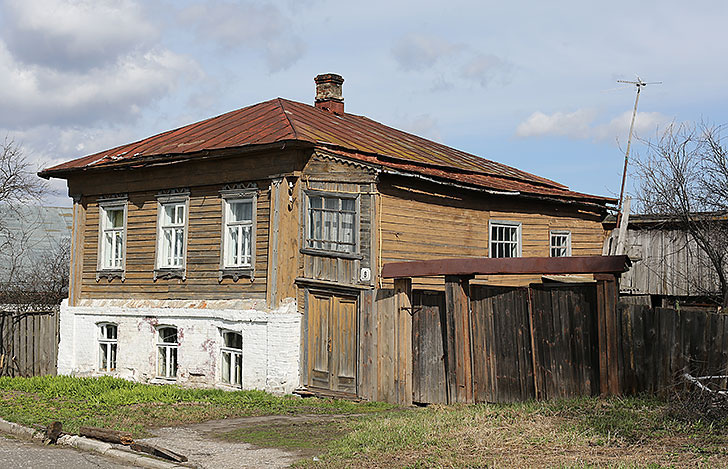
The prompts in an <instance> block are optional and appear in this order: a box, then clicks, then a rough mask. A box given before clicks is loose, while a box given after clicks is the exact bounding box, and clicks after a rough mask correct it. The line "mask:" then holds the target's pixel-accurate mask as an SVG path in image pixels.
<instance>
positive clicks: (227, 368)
mask: <svg viewBox="0 0 728 469" xmlns="http://www.w3.org/2000/svg"><path fill="white" fill-rule="evenodd" d="M222 337H223V346H222V347H221V348H220V353H221V356H222V364H221V365H222V381H223V382H224V383H227V384H232V385H234V386H241V385H242V382H243V381H242V380H243V336H242V335H241V334H240V333H238V332H227V331H226V332H223V334H222Z"/></svg>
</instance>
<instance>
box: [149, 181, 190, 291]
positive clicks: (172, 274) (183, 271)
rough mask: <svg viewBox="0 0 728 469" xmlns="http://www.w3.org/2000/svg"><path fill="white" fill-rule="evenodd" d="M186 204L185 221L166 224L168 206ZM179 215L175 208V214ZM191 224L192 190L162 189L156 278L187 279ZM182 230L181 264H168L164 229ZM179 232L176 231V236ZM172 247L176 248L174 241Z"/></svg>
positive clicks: (158, 214) (156, 254)
mask: <svg viewBox="0 0 728 469" xmlns="http://www.w3.org/2000/svg"><path fill="white" fill-rule="evenodd" d="M170 205H173V206H174V205H184V209H183V214H184V221H183V223H181V224H176V223H174V222H173V223H171V224H165V222H164V216H165V210H166V207H167V206H170ZM176 215H177V212H176V209H175V216H176ZM189 224H190V192H189V189H170V190H165V191H160V192H159V193H158V194H157V237H156V242H155V255H154V259H155V261H154V280H155V281H156V280H157V279H172V278H179V279H182V280H186V278H187V245H188V244H189ZM180 229H181V230H182V238H183V239H182V252H181V265H178V266H177V265H168V264H167V263H166V262H163V259H162V257H163V256H164V251H165V250H164V245H163V243H164V231H165V230H168V231H172V230H175V231H176V230H180ZM176 235H177V234H176V233H174V236H176ZM170 249H174V241H172V246H171V247H170Z"/></svg>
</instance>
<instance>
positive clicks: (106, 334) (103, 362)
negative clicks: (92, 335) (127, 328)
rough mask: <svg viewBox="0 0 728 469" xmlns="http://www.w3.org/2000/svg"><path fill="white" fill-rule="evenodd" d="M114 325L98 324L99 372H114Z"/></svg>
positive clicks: (115, 344)
mask: <svg viewBox="0 0 728 469" xmlns="http://www.w3.org/2000/svg"><path fill="white" fill-rule="evenodd" d="M117 331H118V328H117V326H116V324H99V371H116V347H117V343H118V342H117Z"/></svg>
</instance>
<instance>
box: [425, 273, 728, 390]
mask: <svg viewBox="0 0 728 469" xmlns="http://www.w3.org/2000/svg"><path fill="white" fill-rule="evenodd" d="M461 286H462V287H467V288H468V291H467V295H465V296H466V297H467V298H469V300H468V301H469V305H468V306H469V307H466V308H458V305H456V304H454V303H452V301H451V300H450V298H448V296H447V295H446V294H445V293H444V292H434V291H417V290H416V291H414V292H413V294H412V302H413V318H412V347H413V357H412V360H413V400H414V402H419V403H447V402H509V401H519V400H527V399H534V398H537V399H554V398H565V397H574V396H585V395H596V394H599V393H611V394H636V393H640V392H653V393H654V392H659V391H661V390H664V389H667V388H668V387H670V386H672V385H673V384H674V383H675V379H676V377H677V376H678V375H679V374H680V373H682V372H684V371H688V372H690V373H691V374H693V375H696V376H702V375H707V374H726V365H727V364H728V316H726V315H718V314H711V313H706V312H698V311H675V310H671V309H664V308H656V309H650V308H647V307H644V306H638V305H619V307H618V308H615V309H612V311H613V312H616V317H609V318H607V319H605V318H604V316H605V314H604V312H603V311H600V305H599V295H598V291H597V289H598V285H595V284H570V285H554V286H547V285H540V284H539V285H536V284H534V285H531V286H530V287H528V288H524V287H520V288H516V287H513V288H511V287H491V286H483V285H469V286H468V285H467V284H465V285H461ZM456 288H458V287H457V286H456ZM451 296H452V295H451ZM454 296H455V297H457V295H454ZM607 309H609V308H607ZM450 310H452V311H450ZM458 311H460V312H461V314H460V315H458ZM613 314H614V313H613ZM600 327H602V328H603V329H604V328H605V327H607V328H608V329H610V330H611V332H610V333H608V334H606V333H604V332H602V333H601V334H600V331H599V328H600ZM600 337H605V338H606V340H603V342H606V341H610V342H613V343H612V344H605V343H600ZM606 355H610V360H609V363H608V364H606V365H605V361H606V360H605V358H606ZM607 365H608V366H607ZM605 368H606V369H605ZM600 370H602V371H605V372H600ZM602 376H606V377H607V380H608V381H609V383H608V384H609V386H607V385H606V384H607V383H605V382H604V381H607V380H604V379H603V378H602Z"/></svg>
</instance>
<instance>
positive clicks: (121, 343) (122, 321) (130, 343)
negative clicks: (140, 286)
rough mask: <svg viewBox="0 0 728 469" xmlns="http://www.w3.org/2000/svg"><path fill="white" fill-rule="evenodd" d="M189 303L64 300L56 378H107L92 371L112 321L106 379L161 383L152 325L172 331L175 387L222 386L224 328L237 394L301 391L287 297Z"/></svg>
mask: <svg viewBox="0 0 728 469" xmlns="http://www.w3.org/2000/svg"><path fill="white" fill-rule="evenodd" d="M195 306H196V307H184V306H180V305H174V306H172V307H159V306H158V305H156V307H144V305H143V304H136V303H135V304H133V305H132V306H128V305H127V306H125V305H124V302H123V301H121V300H113V301H104V300H100V301H98V302H97V303H96V304H95V303H94V302H92V301H87V302H85V303H84V305H83V306H74V307H71V306H68V304H67V303H66V302H64V303H63V304H62V305H61V313H60V314H61V318H60V320H61V326H60V333H61V341H60V344H59V351H58V373H59V374H67V375H80V376H99V375H102V374H105V373H102V372H99V371H98V362H99V345H98V337H99V326H98V324H99V323H102V322H110V323H114V324H118V352H117V371H116V372H114V373H111V374H112V375H115V376H119V377H122V378H126V379H131V380H135V381H141V382H164V380H160V379H159V378H156V360H157V348H156V328H157V327H158V326H161V325H170V326H175V327H177V330H178V340H179V343H180V345H179V349H178V352H177V354H178V371H177V380H176V382H177V383H179V384H181V385H190V386H203V387H226V385H224V384H223V383H222V382H221V379H220V378H219V376H220V360H221V359H220V346H221V344H222V334H221V331H222V330H228V331H235V332H239V333H241V334H242V337H243V378H242V381H243V384H242V386H243V389H263V390H266V391H270V392H276V393H290V392H292V391H293V390H294V389H295V388H297V387H298V386H299V384H300V375H299V362H300V356H299V355H300V347H301V346H300V344H301V341H300V330H301V315H300V313H298V311H297V308H296V302H295V300H293V299H288V300H286V301H285V302H284V304H283V305H282V306H281V307H280V308H278V309H276V310H271V311H266V310H261V309H252V308H248V309H210V308H204V307H199V306H200V305H195ZM222 306H225V305H222ZM236 306H237V305H236ZM245 306H251V304H246V305H245ZM255 306H258V305H255Z"/></svg>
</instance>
